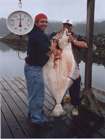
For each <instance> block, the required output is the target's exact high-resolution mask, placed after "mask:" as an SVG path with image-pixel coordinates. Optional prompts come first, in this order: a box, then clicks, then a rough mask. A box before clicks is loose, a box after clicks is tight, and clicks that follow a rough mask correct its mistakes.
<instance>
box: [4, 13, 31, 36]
mask: <svg viewBox="0 0 105 139" xmlns="http://www.w3.org/2000/svg"><path fill="white" fill-rule="evenodd" d="M33 26H34V22H33V19H32V17H31V16H30V15H29V14H28V13H26V12H24V11H15V12H13V13H11V14H10V15H9V16H8V18H7V27H8V29H9V30H10V31H11V32H13V33H14V34H17V35H25V34H27V33H29V32H30V31H31V30H32V29H33Z"/></svg>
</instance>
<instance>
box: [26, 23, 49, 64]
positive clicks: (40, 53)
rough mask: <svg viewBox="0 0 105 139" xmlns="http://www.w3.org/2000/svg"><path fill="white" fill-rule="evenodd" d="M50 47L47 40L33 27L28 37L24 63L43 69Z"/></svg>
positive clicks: (42, 33)
mask: <svg viewBox="0 0 105 139" xmlns="http://www.w3.org/2000/svg"><path fill="white" fill-rule="evenodd" d="M50 46H51V43H50V41H49V38H48V37H47V36H46V35H45V34H44V32H43V31H41V30H40V28H38V27H37V26H36V25H35V26H34V28H33V30H32V31H31V32H30V33H29V36H28V49H27V55H28V56H27V57H26V59H25V61H26V63H27V64H29V65H34V66H40V67H43V66H44V65H45V64H46V62H47V61H48V59H49V57H48V56H46V53H47V52H49V51H50V48H49V47H50Z"/></svg>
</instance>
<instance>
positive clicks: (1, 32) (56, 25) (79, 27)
mask: <svg viewBox="0 0 105 139" xmlns="http://www.w3.org/2000/svg"><path fill="white" fill-rule="evenodd" d="M61 25H62V23H61V22H55V21H49V23H48V27H47V28H46V32H45V33H46V34H50V33H52V32H53V31H58V30H60V29H61ZM73 31H74V32H75V33H78V34H81V35H83V36H86V23H85V22H78V23H75V24H74V25H73ZM9 33H10V31H9V30H8V28H7V26H6V19H5V18H1V19H0V37H3V36H5V35H7V34H9ZM98 33H103V34H105V21H101V22H95V23H94V35H97V34H98Z"/></svg>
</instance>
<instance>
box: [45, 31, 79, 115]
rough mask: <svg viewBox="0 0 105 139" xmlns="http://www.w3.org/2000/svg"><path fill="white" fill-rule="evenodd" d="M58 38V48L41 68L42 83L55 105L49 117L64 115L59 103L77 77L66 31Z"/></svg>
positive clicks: (59, 34)
mask: <svg viewBox="0 0 105 139" xmlns="http://www.w3.org/2000/svg"><path fill="white" fill-rule="evenodd" d="M57 36H59V42H58V43H59V47H60V48H61V49H62V50H60V49H56V50H55V51H54V53H52V54H51V55H50V57H49V61H48V62H47V63H46V64H45V66H44V67H43V75H44V83H45V87H46V88H47V91H49V92H50V93H51V95H52V96H53V98H54V99H55V101H56V105H55V106H54V109H53V111H52V113H51V114H50V116H60V115H63V114H66V112H65V111H64V110H63V108H62V105H61V101H62V99H63V96H64V95H65V93H66V91H67V90H68V88H69V87H70V86H71V85H72V84H73V80H75V79H77V78H78V77H79V75H80V74H79V70H78V66H77V64H76V61H75V59H74V56H73V52H72V47H71V43H68V38H69V35H68V30H67V29H65V30H64V32H60V33H58V34H57Z"/></svg>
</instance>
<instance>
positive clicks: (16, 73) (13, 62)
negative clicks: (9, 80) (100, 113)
mask: <svg viewBox="0 0 105 139" xmlns="http://www.w3.org/2000/svg"><path fill="white" fill-rule="evenodd" d="M20 56H21V57H22V58H24V57H26V53H22V52H20ZM24 63H25V61H24V60H20V59H19V58H18V53H17V51H15V50H13V49H12V48H10V47H9V46H8V45H6V44H4V43H1V42H0V71H1V77H23V76H24ZM84 71H85V63H84V62H81V63H80V74H81V77H82V81H83V82H84ZM92 86H94V87H96V88H99V89H101V90H105V67H104V66H103V65H97V64H93V66H92Z"/></svg>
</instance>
